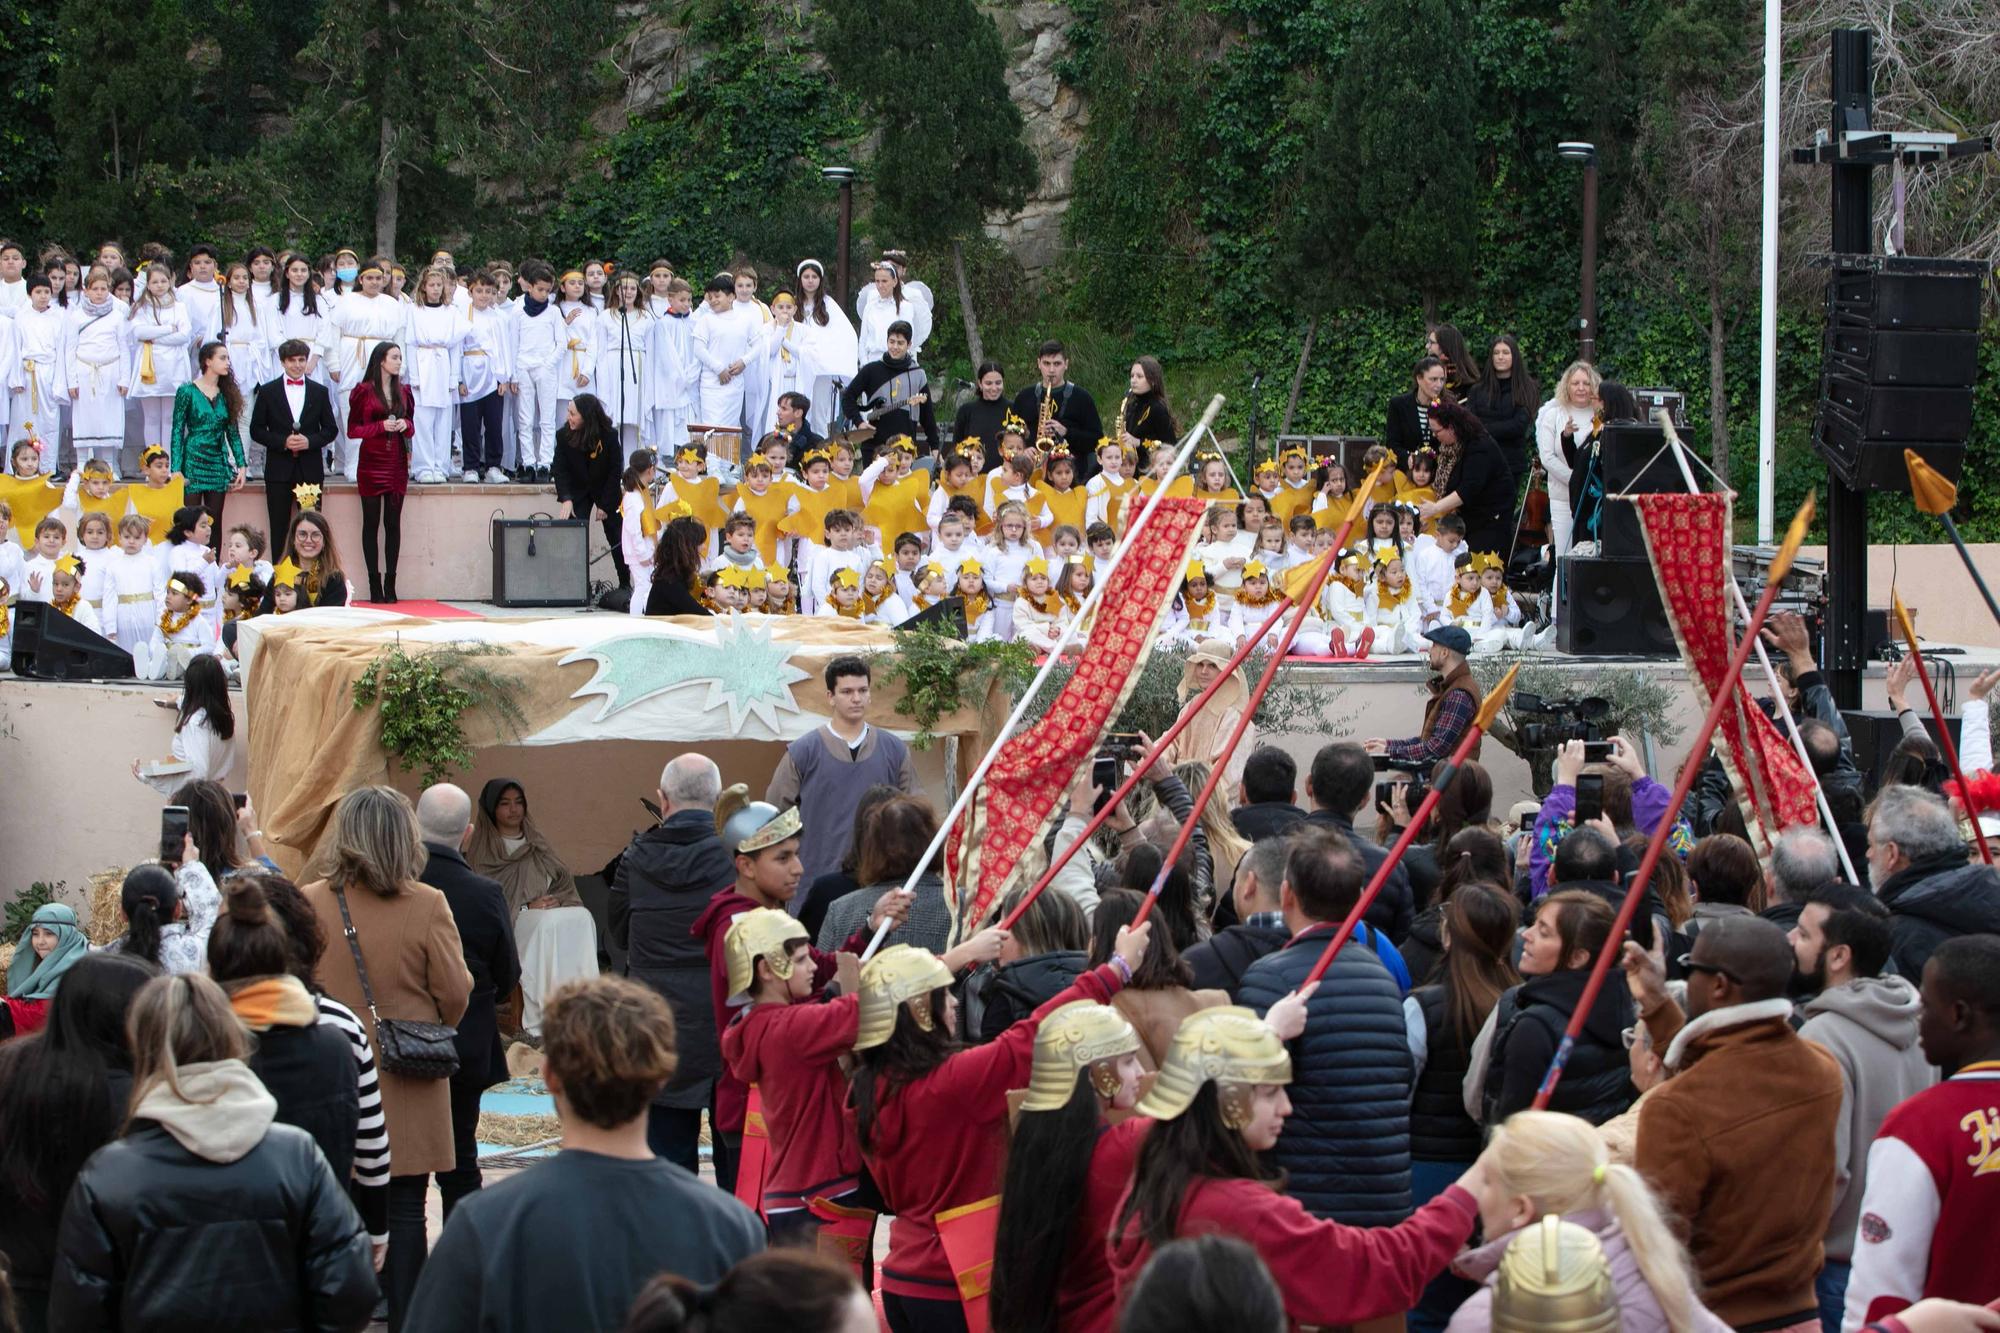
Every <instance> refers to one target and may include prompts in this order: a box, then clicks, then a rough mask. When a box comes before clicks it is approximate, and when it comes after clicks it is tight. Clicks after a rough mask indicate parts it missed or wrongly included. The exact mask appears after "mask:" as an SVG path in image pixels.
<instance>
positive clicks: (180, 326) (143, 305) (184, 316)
mask: <svg viewBox="0 0 2000 1333" xmlns="http://www.w3.org/2000/svg"><path fill="white" fill-rule="evenodd" d="M193 338H194V323H193V319H192V317H191V316H190V315H189V314H188V309H187V307H186V306H185V305H183V304H181V303H180V302H175V303H174V304H173V305H170V306H168V307H167V308H166V309H164V310H160V309H157V308H155V307H154V306H153V305H152V304H151V303H150V302H148V301H144V300H142V301H140V302H139V308H138V310H137V312H136V313H135V314H133V315H132V317H131V318H130V319H128V320H126V321H125V348H126V360H127V369H126V374H125V379H124V381H123V382H124V383H125V384H126V385H127V386H129V392H128V393H127V394H126V396H127V397H128V398H172V397H173V396H174V392H175V391H176V390H177V389H179V388H180V387H181V385H183V384H186V383H187V382H188V381H189V380H191V379H193V378H194V376H193V375H192V374H190V373H189V371H188V364H189V362H188V353H187V346H188V343H189V342H191V341H192V340H193ZM148 344H151V345H152V348H153V382H152V383H151V384H146V383H144V382H142V381H141V379H140V374H141V372H142V371H143V369H144V363H145V349H146V346H147V345H148Z"/></svg>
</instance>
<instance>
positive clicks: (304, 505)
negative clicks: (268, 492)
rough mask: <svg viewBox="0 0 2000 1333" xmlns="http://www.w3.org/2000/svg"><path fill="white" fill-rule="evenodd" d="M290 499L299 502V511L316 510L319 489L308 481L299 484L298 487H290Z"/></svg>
mask: <svg viewBox="0 0 2000 1333" xmlns="http://www.w3.org/2000/svg"><path fill="white" fill-rule="evenodd" d="M292 498H293V499H294V500H297V501H298V502H299V508H301V509H317V508H319V487H317V486H315V485H313V484H312V483H311V482H309V481H304V482H300V483H299V484H298V485H296V486H294V487H292Z"/></svg>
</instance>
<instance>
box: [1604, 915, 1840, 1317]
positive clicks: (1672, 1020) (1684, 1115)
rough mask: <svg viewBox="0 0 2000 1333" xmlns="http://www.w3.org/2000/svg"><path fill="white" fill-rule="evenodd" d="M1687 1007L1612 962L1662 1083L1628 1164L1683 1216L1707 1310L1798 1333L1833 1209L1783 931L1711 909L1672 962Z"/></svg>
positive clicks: (1827, 1060)
mask: <svg viewBox="0 0 2000 1333" xmlns="http://www.w3.org/2000/svg"><path fill="white" fill-rule="evenodd" d="M1686 964H1687V969H1688V974H1689V975H1688V984H1687V1013H1686V1015H1685V1016H1684V1015H1683V1014H1682V1012H1681V1010H1680V1008H1679V1006H1677V1005H1675V1003H1674V1002H1673V1000H1672V999H1671V998H1669V996H1668V995H1667V990H1666V979H1665V978H1664V977H1663V976H1662V975H1661V973H1660V970H1659V968H1658V967H1657V966H1655V965H1654V963H1653V961H1652V959H1651V958H1650V957H1649V956H1648V955H1647V954H1646V953H1644V952H1643V951H1642V950H1640V949H1639V948H1638V946H1637V945H1634V944H1631V943H1627V944H1626V946H1625V969H1626V974H1627V976H1628V977H1629V978H1630V979H1631V984H1632V989H1633V994H1634V998H1635V999H1636V1000H1637V1002H1638V1007H1639V1012H1640V1014H1641V1016H1642V1017H1643V1018H1644V1020H1645V1023H1646V1027H1647V1030H1648V1032H1649V1033H1650V1034H1651V1036H1652V1039H1653V1045H1654V1047H1655V1049H1659V1050H1664V1051H1665V1052H1666V1067H1667V1070H1668V1072H1669V1077H1668V1079H1667V1081H1666V1082H1665V1083H1663V1084H1661V1085H1660V1086H1659V1087H1658V1088H1656V1089H1654V1090H1653V1093H1652V1095H1651V1096H1649V1097H1647V1098H1646V1100H1645V1101H1644V1103H1642V1104H1641V1106H1640V1109H1639V1135H1638V1146H1637V1149H1636V1152H1635V1155H1634V1159H1633V1165H1634V1166H1636V1167H1637V1168H1638V1169H1639V1172H1640V1173H1641V1174H1642V1175H1644V1176H1645V1177H1646V1180H1647V1182H1648V1183H1650V1184H1651V1185H1652V1186H1653V1188H1654V1189H1656V1190H1658V1191H1659V1193H1660V1197H1661V1198H1662V1199H1663V1200H1664V1201H1665V1202H1666V1203H1667V1204H1668V1206H1670V1207H1671V1208H1673V1209H1674V1210H1675V1211H1676V1212H1678V1213H1679V1214H1680V1216H1681V1218H1682V1220H1683V1221H1685V1222H1686V1223H1687V1227H1688V1232H1689V1236H1690V1241H1689V1250H1690V1252H1691V1254H1692V1256H1693V1258H1694V1264H1695V1268H1696V1271H1697V1272H1698V1273H1699V1275H1700V1277H1701V1284H1702V1288H1703V1290H1704V1291H1705V1292H1706V1295H1705V1296H1704V1298H1703V1299H1704V1300H1705V1301H1706V1302H1707V1304H1708V1306H1709V1308H1710V1309H1712V1310H1714V1311H1715V1313H1716V1314H1717V1315H1719V1316H1720V1317H1722V1318H1723V1319H1725V1320H1727V1321H1728V1322H1729V1323H1730V1324H1731V1325H1733V1326H1734V1327H1735V1328H1737V1329H1740V1330H1744V1333H1776V1331H1779V1330H1783V1331H1784V1333H1811V1331H1812V1330H1816V1329H1818V1328H1819V1326H1820V1324H1819V1305H1818V1300H1817V1298H1816V1297H1815V1295H1814V1292H1813V1281H1814V1278H1815V1277H1816V1276H1817V1275H1818V1273H1819V1269H1820V1263H1821V1260H1822V1252H1821V1245H1820V1240H1821V1237H1823V1236H1824V1235H1825V1234H1826V1224H1827V1218H1828V1216H1829V1215H1830V1214H1831V1213H1832V1211H1833V1189H1834V1176H1835V1172H1836V1170H1837V1169H1838V1168H1837V1163H1836V1161H1835V1152H1834V1136H1835V1128H1836V1125H1837V1124H1838V1122H1839V1119H1840V1098H1841V1085H1840V1067H1839V1065H1837V1064H1836V1063H1835V1062H1834V1059H1833V1057H1832V1056H1831V1055H1828V1054H1827V1053H1826V1052H1825V1051H1824V1050H1822V1049H1821V1048H1820V1047H1818V1046H1816V1045H1814V1044H1813V1043H1811V1042H1809V1041H1806V1040H1804V1039H1803V1038H1801V1037H1799V1035H1798V1034H1797V1033H1795V1032H1793V1031H1792V1027H1791V1024H1790V1022H1789V1021H1788V1020H1789V1019H1790V1016H1791V1011H1792V1007H1791V1004H1790V1003H1789V1002H1788V1001H1787V1000H1786V999H1785V998H1784V995H1785V989H1786V986H1787V984H1788V983H1789V982H1790V981H1791V977H1792V951H1791V945H1790V943H1789V942H1788V941H1787V940H1786V938H1785V932H1784V931H1782V930H1780V929H1779V928H1778V927H1777V926H1776V925H1773V924H1772V923H1771V922H1769V921H1765V920H1762V919H1760V918H1757V917H1722V918H1719V919H1718V920H1715V921H1713V922H1710V923H1709V925H1708V926H1707V927H1706V928H1704V929H1703V930H1702V932H1701V933H1700V934H1699V935H1697V936H1696V937H1695V942H1694V949H1693V951H1692V952H1691V953H1690V954H1689V955H1688V956H1687V959H1686Z"/></svg>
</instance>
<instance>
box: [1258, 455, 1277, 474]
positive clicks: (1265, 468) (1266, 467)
mask: <svg viewBox="0 0 2000 1333" xmlns="http://www.w3.org/2000/svg"><path fill="white" fill-rule="evenodd" d="M1252 475H1253V476H1259V477H1262V476H1267V475H1268V476H1273V477H1275V476H1277V475H1278V460H1277V459H1275V458H1267V459H1265V460H1264V461H1263V462H1261V463H1259V464H1258V465H1257V470H1256V472H1255V473H1253V474H1252Z"/></svg>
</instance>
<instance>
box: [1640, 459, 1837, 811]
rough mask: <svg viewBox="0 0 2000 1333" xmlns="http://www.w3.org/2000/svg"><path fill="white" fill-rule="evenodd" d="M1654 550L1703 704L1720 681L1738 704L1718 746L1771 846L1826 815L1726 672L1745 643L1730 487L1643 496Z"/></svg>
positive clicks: (1794, 760)
mask: <svg viewBox="0 0 2000 1333" xmlns="http://www.w3.org/2000/svg"><path fill="white" fill-rule="evenodd" d="M1632 499H1633V503H1634V504H1636V505H1637V506H1638V509H1639V518H1640V522H1641V524H1642V525H1643V526H1644V528H1645V532H1646V548H1647V550H1648V551H1649V552H1650V553H1651V554H1652V558H1653V575H1654V577H1655V578H1656V579H1658V580H1659V584H1660V599H1661V601H1662V602H1663V603H1664V604H1665V606H1666V608H1667V618H1668V620H1669V621H1671V622H1672V624H1673V627H1674V640H1675V642H1677V643H1678V644H1679V645H1680V649H1681V658H1682V660H1684V661H1685V662H1686V663H1687V664H1688V669H1689V671H1690V672H1691V673H1692V674H1693V677H1694V681H1693V683H1694V686H1695V689H1696V692H1697V693H1698V694H1699V695H1700V697H1701V703H1702V707H1703V708H1704V709H1706V708H1708V707H1710V706H1711V705H1712V704H1713V702H1714V700H1715V696H1716V692H1717V691H1719V690H1727V691H1729V692H1731V694H1732V696H1733V703H1732V704H1731V706H1730V707H1729V708H1728V709H1727V710H1726V711H1725V712H1724V713H1723V715H1722V723H1721V725H1720V726H1718V727H1717V728H1716V730H1715V740H1714V747H1715V752H1716V754H1717V756H1718V757H1719V758H1720V759H1721V760H1722V764H1723V767H1724V768H1725V769H1726V770H1727V771H1728V773H1729V778H1730V781H1731V782H1732V783H1733V784H1734V785H1735V788H1736V791H1737V793H1738V796H1739V797H1740V798H1741V800H1742V802H1743V814H1744V820H1743V822H1744V823H1745V825H1746V826H1748V827H1749V828H1750V830H1751V832H1752V835H1753V837H1755V836H1756V835H1758V834H1761V835H1763V839H1764V842H1765V845H1766V846H1768V845H1769V844H1770V842H1772V841H1774V840H1775V839H1776V838H1777V836H1778V834H1779V833H1780V832H1781V831H1782V830H1784V829H1787V828H1790V827H1791V826H1792V825H1794V824H1815V823H1817V822H1819V810H1818V808H1817V806H1816V805H1815V804H1814V801H1813V777H1812V774H1811V773H1809V772H1807V771H1806V767H1805V765H1804V764H1803V763H1802V762H1800V760H1799V756H1798V753H1797V751H1795V750H1793V749H1792V747H1791V745H1790V743H1789V742H1788V741H1787V740H1786V739H1785V736H1784V734H1783V733H1782V732H1781V731H1779V729H1778V725H1777V723H1775V722H1773V721H1772V720H1771V719H1770V717H1769V716H1768V715H1767V714H1766V713H1765V712H1764V710H1763V709H1762V708H1760V707H1758V706H1757V701H1756V700H1755V699H1753V698H1752V697H1751V695H1750V691H1749V690H1748V689H1747V688H1746V687H1745V686H1744V684H1743V680H1742V678H1741V677H1740V676H1739V677H1737V678H1736V679H1734V680H1724V679H1723V678H1722V677H1723V673H1724V672H1725V671H1726V670H1727V669H1728V666H1729V660H1730V657H1731V655H1732V654H1733V653H1734V651H1735V648H1736V640H1735V635H1734V633H1733V630H1732V623H1731V622H1732V617H1731V612H1732V609H1733V606H1732V599H1731V598H1730V596H1729V582H1728V580H1729V578H1730V570H1729V552H1730V544H1729V511H1730V500H1729V497H1728V496H1726V495H1678V494H1673V495H1636V496H1634V497H1632Z"/></svg>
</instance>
